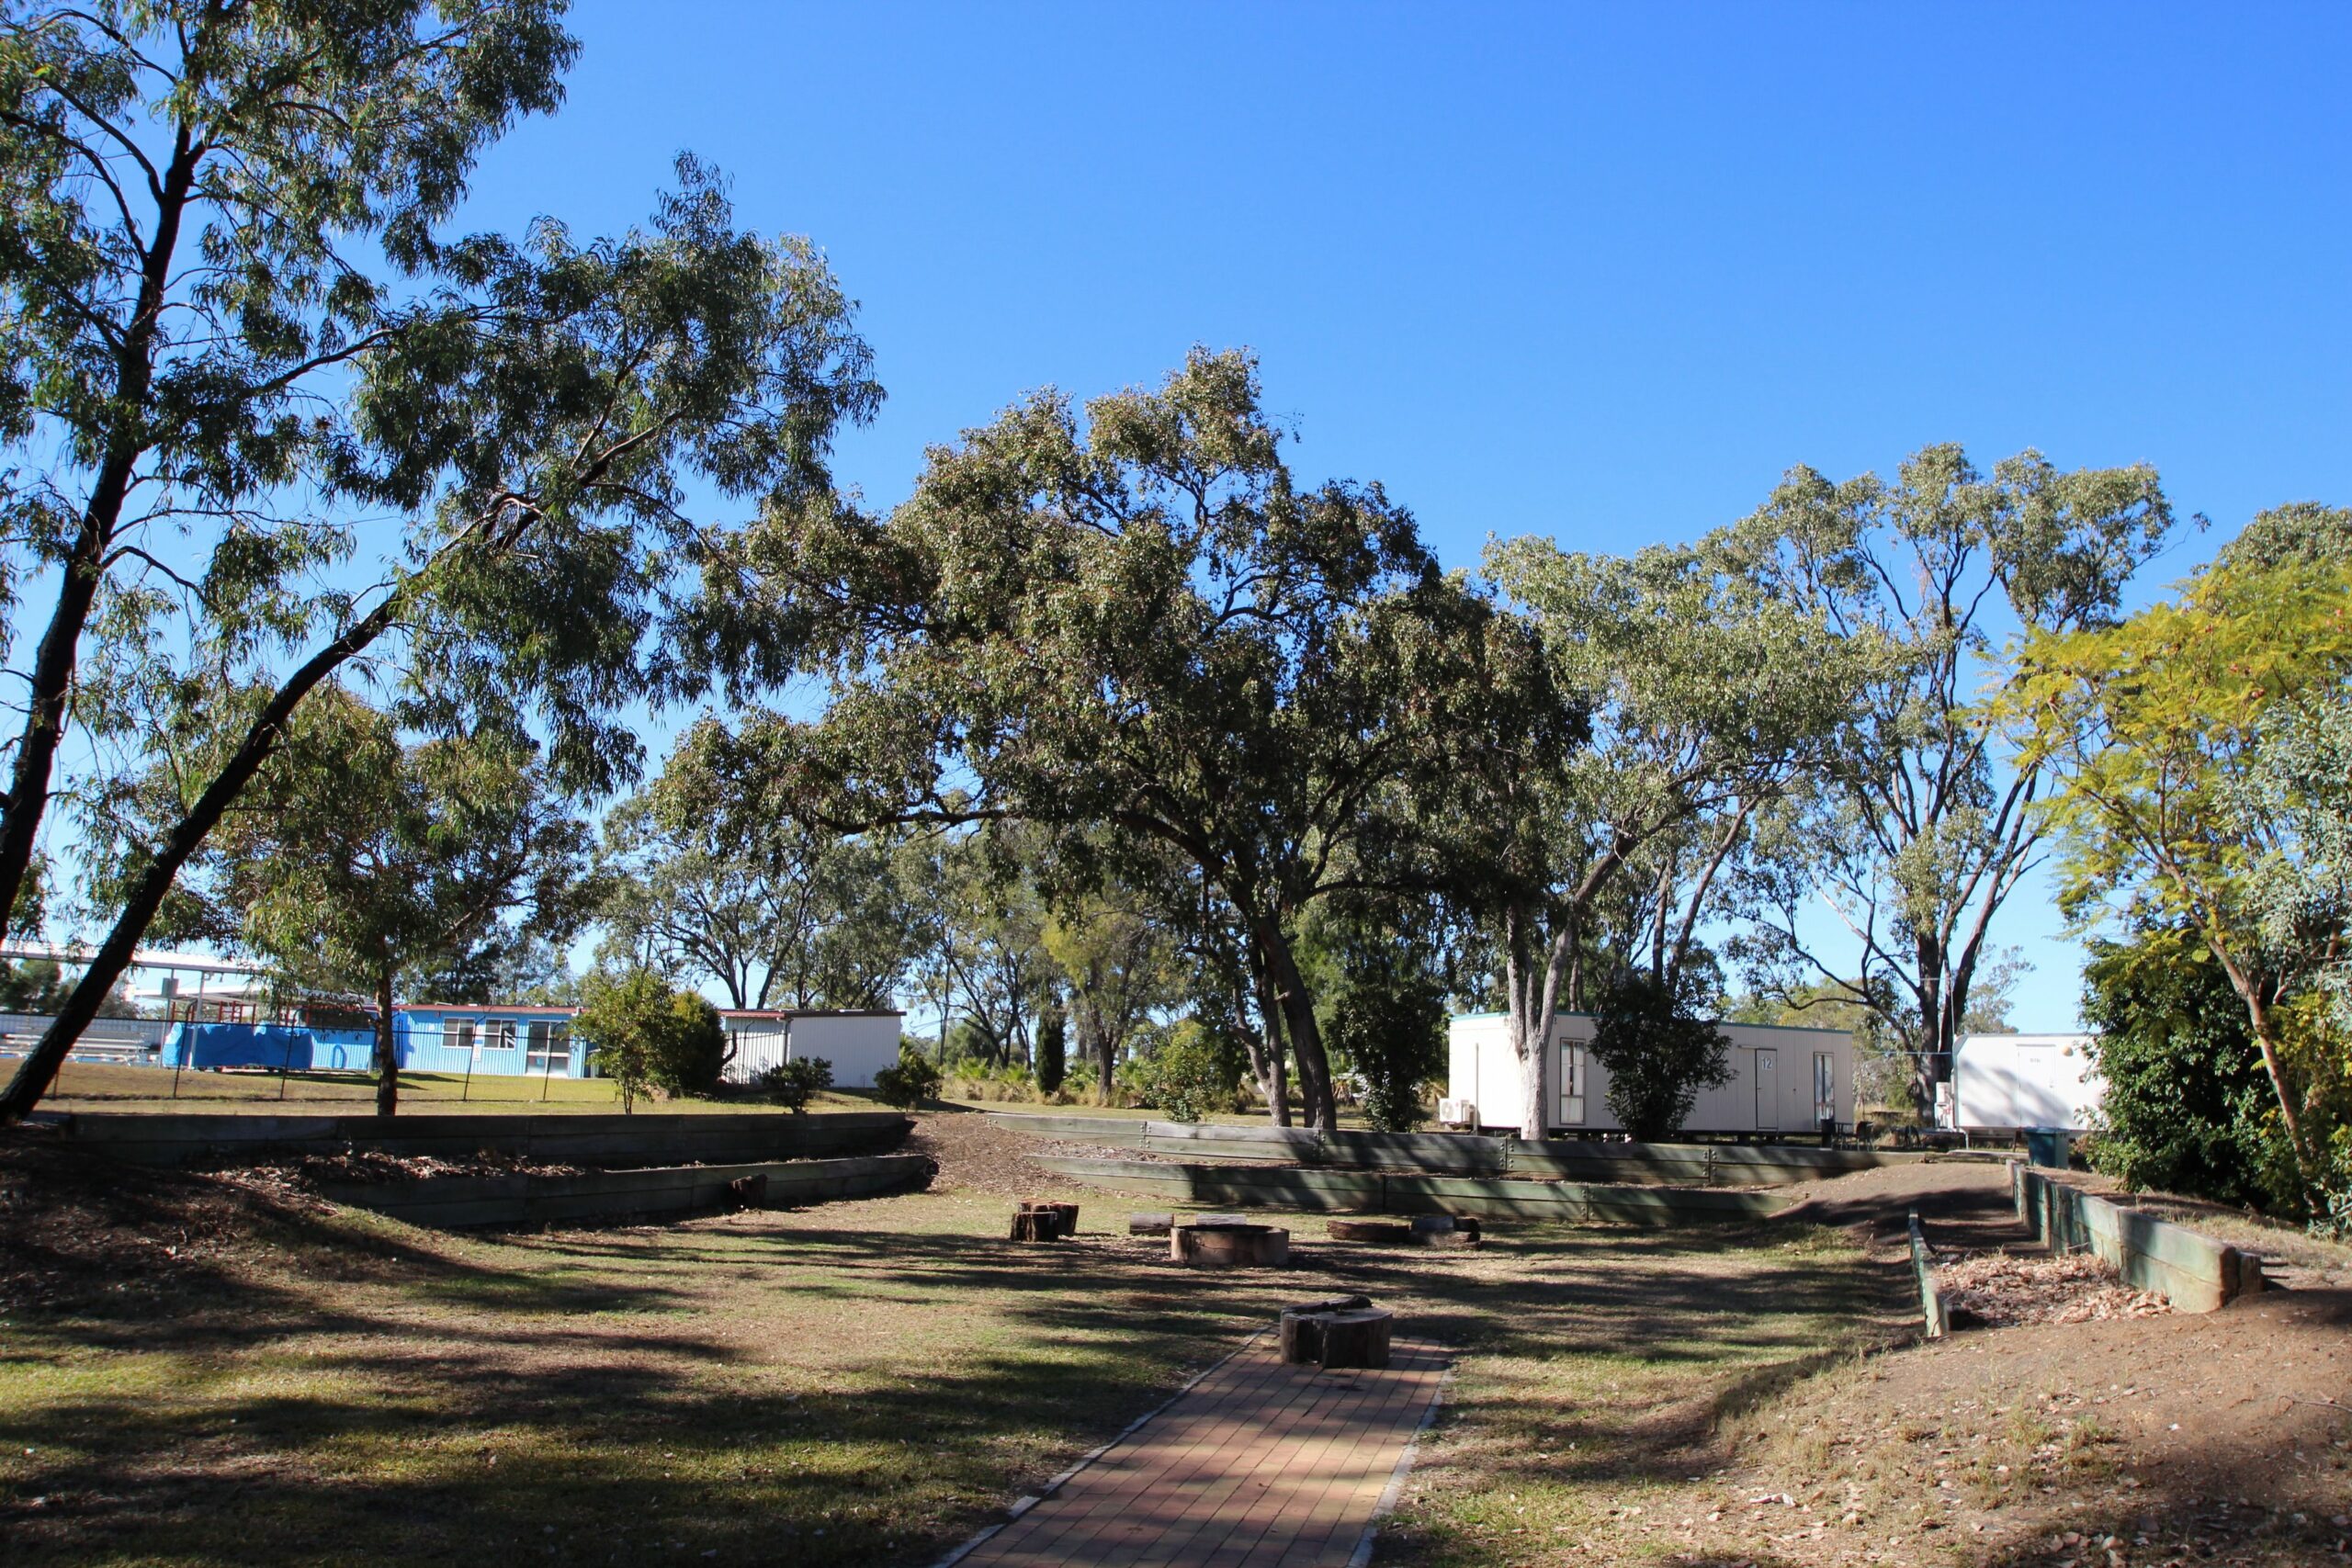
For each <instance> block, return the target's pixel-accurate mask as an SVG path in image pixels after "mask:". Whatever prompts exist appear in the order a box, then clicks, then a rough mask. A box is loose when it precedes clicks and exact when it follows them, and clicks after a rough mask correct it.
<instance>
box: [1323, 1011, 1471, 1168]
mask: <svg viewBox="0 0 2352 1568" xmlns="http://www.w3.org/2000/svg"><path fill="white" fill-rule="evenodd" d="M1325 1031H1326V1032H1325V1038H1326V1040H1327V1041H1328V1042H1329V1043H1330V1045H1331V1046H1332V1047H1333V1049H1334V1051H1335V1052H1336V1053H1338V1054H1340V1055H1344V1057H1345V1058H1346V1060H1347V1061H1349V1062H1350V1063H1351V1064H1352V1065H1353V1067H1354V1071H1355V1077H1356V1081H1357V1084H1358V1087H1359V1091H1360V1094H1361V1098H1362V1100H1363V1113H1364V1120H1365V1121H1367V1122H1371V1123H1372V1125H1373V1127H1374V1129H1375V1130H1376V1131H1379V1132H1383V1133H1409V1132H1411V1131H1412V1130H1413V1129H1414V1128H1415V1127H1418V1126H1419V1125H1420V1124H1421V1122H1425V1121H1427V1120H1428V1119H1429V1112H1428V1110H1427V1108H1426V1107H1425V1105H1424V1103H1423V1101H1422V1099H1421V1089H1422V1088H1423V1086H1425V1085H1426V1084H1428V1083H1429V1081H1430V1079H1432V1078H1434V1077H1437V1076H1438V1074H1439V1073H1441V1072H1442V1071H1443V1070H1444V1066H1445V1007H1444V1004H1443V1003H1442V1001H1441V1000H1440V999H1439V997H1438V993H1437V990H1436V988H1435V987H1433V986H1430V985H1429V984H1428V983H1426V982H1425V981H1423V980H1421V979H1419V978H1418V977H1413V976H1405V975H1398V974H1390V975H1382V976H1369V977H1364V978H1359V979H1356V980H1353V981H1351V982H1349V983H1347V984H1345V985H1344V986H1342V987H1341V988H1340V992H1339V994H1338V996H1337V997H1336V998H1333V1000H1332V1003H1331V1007H1330V1011H1329V1020H1328V1021H1327V1023H1326V1025H1325Z"/></svg>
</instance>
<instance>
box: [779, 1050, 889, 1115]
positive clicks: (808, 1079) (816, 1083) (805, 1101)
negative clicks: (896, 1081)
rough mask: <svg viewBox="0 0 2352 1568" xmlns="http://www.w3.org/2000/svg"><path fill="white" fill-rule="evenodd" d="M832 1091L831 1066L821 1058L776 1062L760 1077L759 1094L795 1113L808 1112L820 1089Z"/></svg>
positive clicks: (803, 1057)
mask: <svg viewBox="0 0 2352 1568" xmlns="http://www.w3.org/2000/svg"><path fill="white" fill-rule="evenodd" d="M883 1070H884V1071H885V1072H888V1070H889V1069H888V1068H887V1067H886V1068H884V1069H883ZM832 1087H833V1065H832V1063H831V1062H829V1061H827V1060H826V1059H825V1058H824V1057H822V1056H796V1057H794V1058H793V1059H792V1060H791V1061H789V1062H778V1063H777V1064H776V1065H775V1066H773V1067H770V1068H768V1069H767V1070H766V1071H765V1072H763V1073H762V1074H761V1075H760V1077H759V1089H760V1092H761V1093H762V1094H763V1095H765V1096H766V1097H767V1098H768V1099H770V1100H774V1101H775V1103H777V1104H778V1105H783V1106H788V1107H790V1108H791V1109H792V1110H793V1111H807V1110H808V1109H809V1100H813V1099H814V1098H816V1094H817V1091H818V1090H819V1089H831V1088H832Z"/></svg>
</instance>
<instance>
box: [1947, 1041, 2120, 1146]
mask: <svg viewBox="0 0 2352 1568" xmlns="http://www.w3.org/2000/svg"><path fill="white" fill-rule="evenodd" d="M2091 1039H2092V1037H2091V1036H2090V1035H2087V1034H1966V1035H1962V1037H1961V1041H1960V1043H1959V1044H1958V1045H1957V1046H1955V1047H1953V1049H1952V1059H1951V1103H1950V1108H1949V1114H1948V1117H1947V1118H1946V1119H1945V1120H1944V1124H1945V1125H1946V1126H1948V1127H1951V1128H1952V1129H1954V1130H1956V1131H1959V1132H1963V1133H2011V1132H2015V1131H2017V1130H2018V1129H2019V1128H2021V1127H2064V1128H2066V1129H2067V1130H2068V1131H2070V1132H2075V1133H2083V1132H2087V1131H2089V1130H2090V1128H2091V1127H2092V1126H2093V1124H2094V1122H2095V1118H2096V1117H2097V1116H2098V1102H2099V1096H2100V1095H2101V1094H2102V1093H2103V1092H2104V1090H2105V1089H2106V1085H2105V1084H2104V1083H2102V1082H2101V1081H2100V1078H2099V1076H2098V1066H2097V1064H2096V1062H2095V1060H2094V1058H2093V1057H2092V1055H2091V1050H2090V1045H2091Z"/></svg>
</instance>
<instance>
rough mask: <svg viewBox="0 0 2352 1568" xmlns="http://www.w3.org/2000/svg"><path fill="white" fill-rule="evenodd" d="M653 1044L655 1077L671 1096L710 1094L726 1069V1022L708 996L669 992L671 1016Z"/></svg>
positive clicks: (657, 1083) (659, 1085)
mask: <svg viewBox="0 0 2352 1568" xmlns="http://www.w3.org/2000/svg"><path fill="white" fill-rule="evenodd" d="M663 1022H664V1027H663V1029H662V1032H661V1035H660V1037H659V1039H658V1040H657V1042H656V1043H655V1046H654V1053H653V1081H654V1083H655V1084H656V1085H657V1086H658V1087H659V1088H660V1089H662V1092H663V1093H665V1094H669V1095H672V1096H677V1095H686V1094H708V1093H709V1092H710V1091H711V1090H713V1089H717V1088H718V1076H719V1074H721V1073H722V1072H724V1071H726V1069H727V1026H726V1025H725V1024H723V1023H721V1022H720V1021H719V1019H718V1009H717V1008H715V1007H713V1006H711V1005H710V999H709V998H707V997H705V996H702V995H701V994H699V993H697V992H695V991H679V990H673V991H671V993H670V1007H669V1017H668V1018H667V1019H665V1020H664V1021H663Z"/></svg>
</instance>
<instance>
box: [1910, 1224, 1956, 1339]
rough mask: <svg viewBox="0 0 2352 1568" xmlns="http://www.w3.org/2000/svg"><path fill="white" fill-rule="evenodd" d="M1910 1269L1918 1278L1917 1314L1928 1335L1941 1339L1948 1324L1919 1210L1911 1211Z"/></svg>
mask: <svg viewBox="0 0 2352 1568" xmlns="http://www.w3.org/2000/svg"><path fill="white" fill-rule="evenodd" d="M1911 1271H1912V1272H1913V1273H1914V1274H1916V1275H1917V1276H1918V1280H1919V1314H1920V1316H1921V1317H1922V1318H1923V1319H1925V1320H1926V1323H1927V1325H1928V1338H1930V1339H1941V1338H1942V1337H1944V1332H1945V1329H1946V1328H1947V1326H1948V1325H1947V1324H1946V1323H1945V1321H1944V1298H1943V1292H1941V1291H1939V1290H1938V1289H1936V1262H1935V1255H1934V1254H1932V1253H1930V1252H1929V1251H1928V1234H1927V1232H1925V1231H1923V1230H1921V1229H1920V1228H1919V1211H1918V1210H1917V1209H1914V1210H1912V1211H1911Z"/></svg>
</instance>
